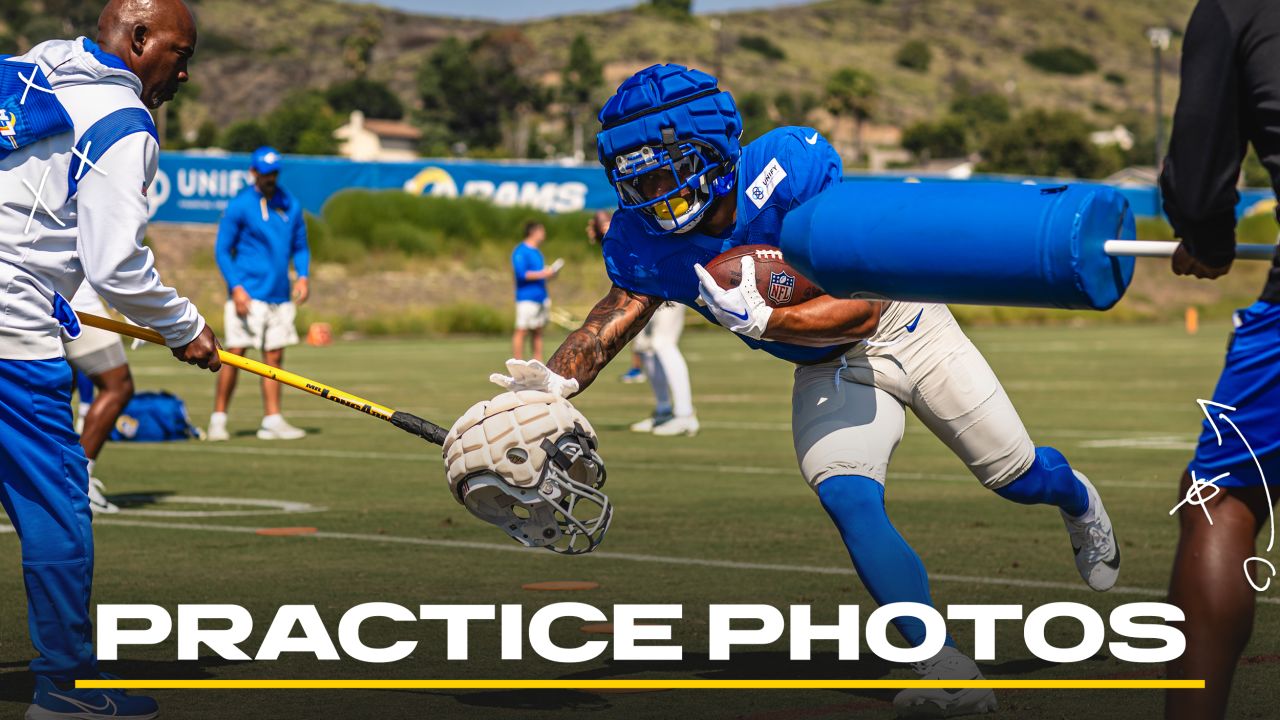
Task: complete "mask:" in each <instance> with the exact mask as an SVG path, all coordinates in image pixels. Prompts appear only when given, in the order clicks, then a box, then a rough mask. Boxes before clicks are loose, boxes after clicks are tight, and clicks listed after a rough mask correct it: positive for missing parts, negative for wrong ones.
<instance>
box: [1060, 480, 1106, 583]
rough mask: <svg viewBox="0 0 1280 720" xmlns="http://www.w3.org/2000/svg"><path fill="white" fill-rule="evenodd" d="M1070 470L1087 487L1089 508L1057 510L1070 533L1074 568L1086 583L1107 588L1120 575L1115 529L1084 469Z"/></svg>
mask: <svg viewBox="0 0 1280 720" xmlns="http://www.w3.org/2000/svg"><path fill="white" fill-rule="evenodd" d="M1072 472H1074V473H1075V474H1076V478H1078V479H1079V480H1080V482H1082V483H1084V486H1085V489H1086V490H1088V491H1089V510H1088V511H1087V512H1085V514H1084V516H1083V517H1080V518H1073V517H1071V516H1070V515H1068V514H1067V513H1066V512H1065V511H1061V510H1060V511H1059V512H1061V513H1062V520H1063V522H1065V523H1066V525H1067V534H1068V535H1070V536H1071V549H1072V550H1073V551H1075V554H1076V569H1077V570H1079V571H1080V577H1082V578H1084V581H1085V583H1086V584H1088V585H1089V587H1091V588H1093V589H1094V590H1097V591H1098V592H1103V591H1105V590H1110V589H1111V588H1112V587H1113V586H1114V585H1115V584H1116V580H1117V579H1119V577H1120V545H1119V543H1117V542H1116V533H1115V529H1114V528H1112V527H1111V518H1110V517H1109V516H1108V515H1107V509H1106V508H1105V507H1103V506H1102V497H1101V496H1099V495H1098V491H1097V489H1096V488H1094V487H1093V483H1091V482H1089V478H1087V477H1085V476H1084V473H1081V472H1080V471H1078V470H1072Z"/></svg>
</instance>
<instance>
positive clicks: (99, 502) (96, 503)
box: [89, 477, 120, 515]
mask: <svg viewBox="0 0 1280 720" xmlns="http://www.w3.org/2000/svg"><path fill="white" fill-rule="evenodd" d="M104 489H105V486H104V485H103V484H102V481H101V480H99V479H98V478H96V477H91V478H89V509H90V510H91V511H93V514H94V515H97V514H98V513H104V514H107V515H110V514H112V513H118V512H120V508H118V507H116V505H115V504H114V503H112V502H111V501H110V500H107V496H106V495H105V494H103V492H102V491H103V490H104Z"/></svg>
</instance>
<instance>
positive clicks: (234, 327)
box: [207, 147, 311, 441]
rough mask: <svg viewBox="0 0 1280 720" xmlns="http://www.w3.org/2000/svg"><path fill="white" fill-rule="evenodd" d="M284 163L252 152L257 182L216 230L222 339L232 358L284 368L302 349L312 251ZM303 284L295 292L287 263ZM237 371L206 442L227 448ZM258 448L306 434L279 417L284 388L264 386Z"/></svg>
mask: <svg viewBox="0 0 1280 720" xmlns="http://www.w3.org/2000/svg"><path fill="white" fill-rule="evenodd" d="M281 160H282V157H281V155H280V153H279V152H278V151H276V150H275V149H274V148H270V147H260V148H258V149H257V150H255V151H254V152H253V158H252V160H251V161H250V165H249V172H250V177H251V178H252V180H253V182H252V184H250V185H249V186H248V187H245V188H244V189H243V190H241V191H240V193H239V194H238V195H236V196H235V197H234V198H232V200H231V203H230V204H228V205H227V211H226V213H225V214H224V215H223V216H222V222H221V223H220V224H219V225H218V242H217V246H216V249H215V256H216V257H217V261H218V269H219V270H221V271H222V277H223V279H225V280H226V282H227V295H228V296H229V299H228V300H227V304H226V308H225V310H224V312H223V317H224V322H225V323H226V329H225V330H224V332H223V337H224V341H225V342H226V345H227V350H228V351H229V352H232V353H234V354H236V355H244V354H245V352H246V351H247V350H249V349H250V348H254V349H257V350H260V351H261V352H262V361H263V362H264V363H266V364H268V365H270V366H272V367H284V349H285V348H286V347H289V346H291V345H297V344H298V330H297V328H295V327H294V322H295V320H296V319H297V314H298V310H297V306H296V305H295V304H294V302H296V303H297V304H302V303H305V302H306V301H307V298H308V297H309V296H310V284H309V283H308V280H307V275H308V272H309V270H310V265H311V251H310V249H309V248H308V247H307V224H306V222H305V220H304V219H303V217H302V204H301V203H299V202H298V200H297V199H296V198H295V197H293V195H291V194H289V193H288V192H287V191H285V189H284V188H283V187H281V186H280V184H279V179H280V163H281ZM290 260H292V261H293V269H294V271H295V272H296V273H297V275H298V279H297V280H296V281H294V283H293V294H292V298H293V302H291V301H290V292H289V262H290ZM237 373H238V371H237V370H236V368H234V367H231V366H230V365H228V366H226V367H224V368H222V372H221V373H219V375H218V383H217V396H216V399H215V401H214V407H213V415H211V416H210V417H209V432H208V435H207V439H209V440H213V441H218V440H227V439H229V438H230V437H231V436H230V434H229V433H228V432H227V408H228V406H230V404H231V395H232V393H234V392H235V389H236V375H237ZM262 405H263V416H262V423H261V425H260V426H259V427H258V439H260V440H296V439H298V438H301V437H304V436H306V434H307V433H306V431H305V430H302V429H301V428H296V427H294V426H292V425H290V424H289V423H288V422H285V419H284V416H283V415H281V414H280V383H278V382H276V381H274V380H268V379H266V378H263V379H262Z"/></svg>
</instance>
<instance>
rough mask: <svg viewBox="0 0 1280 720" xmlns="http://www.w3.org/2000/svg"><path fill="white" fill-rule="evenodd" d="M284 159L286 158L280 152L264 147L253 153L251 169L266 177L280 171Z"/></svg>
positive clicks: (250, 163) (250, 162)
mask: <svg viewBox="0 0 1280 720" xmlns="http://www.w3.org/2000/svg"><path fill="white" fill-rule="evenodd" d="M283 159H284V156H283V155H281V154H280V151H279V150H276V149H275V148H273V147H268V146H266V145H263V146H262V147H260V148H258V149H257V150H254V151H253V159H252V160H250V161H249V167H250V168H252V169H253V171H254V172H256V173H258V174H259V175H266V174H267V173H273V172H276V171H278V170H279V169H280V161H281V160H283Z"/></svg>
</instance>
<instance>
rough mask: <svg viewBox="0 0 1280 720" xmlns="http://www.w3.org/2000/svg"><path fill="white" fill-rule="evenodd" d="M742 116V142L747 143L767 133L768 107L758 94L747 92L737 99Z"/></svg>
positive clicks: (768, 124) (768, 125) (762, 97)
mask: <svg viewBox="0 0 1280 720" xmlns="http://www.w3.org/2000/svg"><path fill="white" fill-rule="evenodd" d="M738 113H739V114H740V115H742V142H743V143H748V142H751V141H752V140H755V139H756V138H758V137H760V136H761V135H763V134H765V133H766V132H768V131H769V127H770V125H771V124H772V123H770V122H769V107H768V105H767V103H766V102H765V99H764V96H763V95H761V94H760V93H754V92H749V93H746V94H744V95H743V96H742V97H741V98H739V99H738Z"/></svg>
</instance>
